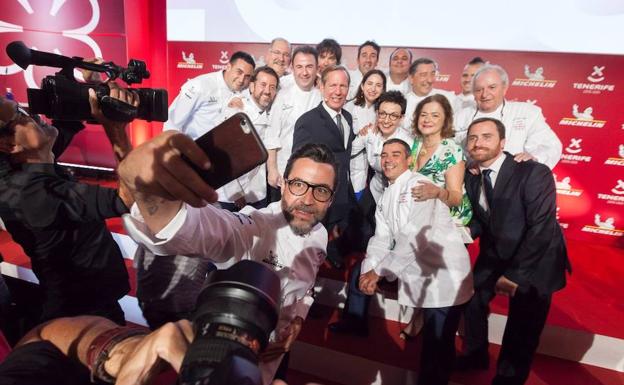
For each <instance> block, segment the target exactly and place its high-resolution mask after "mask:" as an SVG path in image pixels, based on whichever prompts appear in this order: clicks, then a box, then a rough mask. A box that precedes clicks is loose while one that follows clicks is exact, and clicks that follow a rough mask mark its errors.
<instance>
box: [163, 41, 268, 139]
mask: <svg viewBox="0 0 624 385" xmlns="http://www.w3.org/2000/svg"><path fill="white" fill-rule="evenodd" d="M255 66H256V63H255V62H254V60H253V58H252V57H251V55H249V54H248V53H246V52H241V51H238V52H235V53H234V54H233V55H232V56H231V58H230V62H229V63H228V64H227V66H226V68H225V70H223V71H215V72H211V73H208V74H204V75H200V76H198V77H196V78H193V79H190V80H188V81H187V82H186V83H184V85H182V88H181V89H180V93H179V94H178V96H176V98H175V99H174V100H173V102H172V103H171V106H169V120H167V121H166V122H165V125H164V129H165V130H178V131H180V132H182V133H185V134H187V135H188V136H190V137H191V138H193V139H197V138H198V137H200V136H202V135H203V134H205V133H206V132H208V131H210V130H211V129H212V128H214V127H215V126H216V125H217V124H219V123H220V121H219V119H221V116H222V114H223V111H224V109H225V108H226V107H227V103H228V102H229V101H230V99H232V97H233V96H235V95H240V94H241V92H242V91H243V90H245V89H246V88H247V86H248V85H249V80H250V79H251V75H252V73H253V71H254V67H255Z"/></svg>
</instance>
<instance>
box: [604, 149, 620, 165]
mask: <svg viewBox="0 0 624 385" xmlns="http://www.w3.org/2000/svg"><path fill="white" fill-rule="evenodd" d="M604 164H607V165H610V166H624V144H620V145H619V146H618V156H617V157H612V158H607V160H605V162H604Z"/></svg>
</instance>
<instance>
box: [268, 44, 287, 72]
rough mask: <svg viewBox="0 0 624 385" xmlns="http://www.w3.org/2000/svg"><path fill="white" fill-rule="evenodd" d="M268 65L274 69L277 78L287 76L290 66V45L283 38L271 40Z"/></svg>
mask: <svg viewBox="0 0 624 385" xmlns="http://www.w3.org/2000/svg"><path fill="white" fill-rule="evenodd" d="M266 65H268V66H269V67H271V68H273V70H274V71H275V72H276V73H277V76H279V77H282V76H284V75H286V72H287V71H288V67H289V66H290V43H289V42H288V40H286V39H284V38H281V37H276V38H275V39H273V40H271V45H270V46H269V50H268V52H267V56H266Z"/></svg>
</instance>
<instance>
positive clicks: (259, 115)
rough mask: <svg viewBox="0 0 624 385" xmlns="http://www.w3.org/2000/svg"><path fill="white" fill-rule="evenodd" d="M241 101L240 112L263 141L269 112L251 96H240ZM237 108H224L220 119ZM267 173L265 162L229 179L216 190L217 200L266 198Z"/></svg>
mask: <svg viewBox="0 0 624 385" xmlns="http://www.w3.org/2000/svg"><path fill="white" fill-rule="evenodd" d="M241 100H242V102H243V109H242V112H244V113H245V114H247V116H249V119H250V120H251V123H252V124H253V126H254V128H255V129H256V132H257V133H258V135H259V136H260V138H261V139H262V142H263V143H264V142H265V136H266V130H267V127H268V125H269V114H268V112H267V111H264V110H262V109H261V108H260V107H258V105H257V104H256V103H255V102H254V101H253V100H252V99H251V98H241ZM240 111H241V110H239V109H234V108H226V109H225V110H224V114H223V117H222V120H226V119H227V118H229V117H230V116H232V115H234V114H235V113H237V112H240ZM266 178H267V175H266V164H264V163H263V164H261V165H259V166H257V167H256V168H254V169H253V170H251V171H249V172H248V173H247V174H245V175H242V176H241V177H239V178H237V179H236V180H233V181H231V182H230V183H228V184H226V185H225V186H223V187H221V188H219V189H218V190H217V194H219V202H229V203H233V202H236V200H237V199H239V198H245V201H246V202H247V203H255V202H258V201H259V200H262V199H264V198H266V194H267V179H266Z"/></svg>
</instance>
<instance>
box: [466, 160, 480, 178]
mask: <svg viewBox="0 0 624 385" xmlns="http://www.w3.org/2000/svg"><path fill="white" fill-rule="evenodd" d="M466 170H468V172H469V173H471V174H472V175H479V174H481V170H480V169H479V164H478V163H477V162H475V161H470V162H469V163H468V164H466Z"/></svg>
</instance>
